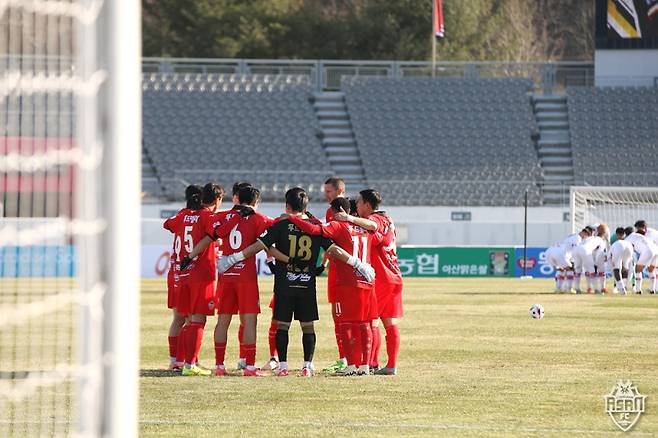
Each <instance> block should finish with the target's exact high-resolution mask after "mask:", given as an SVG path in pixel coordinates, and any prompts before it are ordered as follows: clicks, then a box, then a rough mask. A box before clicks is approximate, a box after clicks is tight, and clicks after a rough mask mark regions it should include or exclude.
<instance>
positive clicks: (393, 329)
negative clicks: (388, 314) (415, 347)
mask: <svg viewBox="0 0 658 438" xmlns="http://www.w3.org/2000/svg"><path fill="white" fill-rule="evenodd" d="M399 350H400V332H399V331H398V326H397V325H389V326H388V327H386V352H387V353H388V363H387V364H386V367H387V368H395V367H396V364H397V360H398V351H399Z"/></svg>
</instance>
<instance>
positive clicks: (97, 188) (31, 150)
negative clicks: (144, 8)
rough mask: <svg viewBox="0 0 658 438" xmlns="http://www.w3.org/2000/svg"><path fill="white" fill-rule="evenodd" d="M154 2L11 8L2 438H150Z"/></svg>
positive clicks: (1, 143) (1, 40)
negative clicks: (147, 188)
mask: <svg viewBox="0 0 658 438" xmlns="http://www.w3.org/2000/svg"><path fill="white" fill-rule="evenodd" d="M140 5H141V2H139V1H131V0H130V1H129V0H66V1H37V0H8V1H7V0H5V1H3V0H0V29H2V32H0V437H32V436H79V437H100V436H103V437H134V436H137V434H138V415H137V414H138V399H139V398H138V379H139V330H138V327H139V315H140V314H139V299H140V282H139V273H140V269H139V262H136V260H139V254H140V233H141V229H140V225H141V224H140V216H141V170H140V169H141V120H142V117H141V108H142V105H141V6H140Z"/></svg>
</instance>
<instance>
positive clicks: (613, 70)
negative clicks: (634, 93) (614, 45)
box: [594, 50, 658, 87]
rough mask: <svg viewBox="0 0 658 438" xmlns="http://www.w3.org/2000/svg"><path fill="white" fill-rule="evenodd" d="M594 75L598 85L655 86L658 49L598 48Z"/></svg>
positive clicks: (657, 76)
mask: <svg viewBox="0 0 658 438" xmlns="http://www.w3.org/2000/svg"><path fill="white" fill-rule="evenodd" d="M594 75H595V78H594V83H595V85H596V86H649V87H650V86H655V85H657V82H656V81H658V50H597V51H596V52H595V53H594Z"/></svg>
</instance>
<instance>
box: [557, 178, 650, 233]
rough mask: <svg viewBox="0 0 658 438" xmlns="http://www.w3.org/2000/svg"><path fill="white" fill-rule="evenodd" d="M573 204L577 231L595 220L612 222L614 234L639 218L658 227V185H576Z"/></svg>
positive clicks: (575, 230)
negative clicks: (618, 228) (616, 229)
mask: <svg viewBox="0 0 658 438" xmlns="http://www.w3.org/2000/svg"><path fill="white" fill-rule="evenodd" d="M570 204H571V211H570V214H571V231H572V232H573V233H575V232H578V231H580V230H581V229H582V228H583V227H585V226H587V225H591V224H595V223H606V224H608V226H609V227H610V230H611V233H613V232H614V230H615V228H617V227H628V226H633V224H634V223H635V221H637V220H639V219H643V220H646V221H647V223H648V224H649V226H651V227H655V228H658V187H596V186H573V187H571V191H570Z"/></svg>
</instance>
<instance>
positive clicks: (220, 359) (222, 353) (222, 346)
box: [215, 342, 226, 365]
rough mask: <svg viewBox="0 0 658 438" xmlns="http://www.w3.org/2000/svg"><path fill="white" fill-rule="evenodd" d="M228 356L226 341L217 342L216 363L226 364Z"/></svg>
mask: <svg viewBox="0 0 658 438" xmlns="http://www.w3.org/2000/svg"><path fill="white" fill-rule="evenodd" d="M225 357H226V342H222V343H219V342H215V365H224V358H225Z"/></svg>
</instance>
